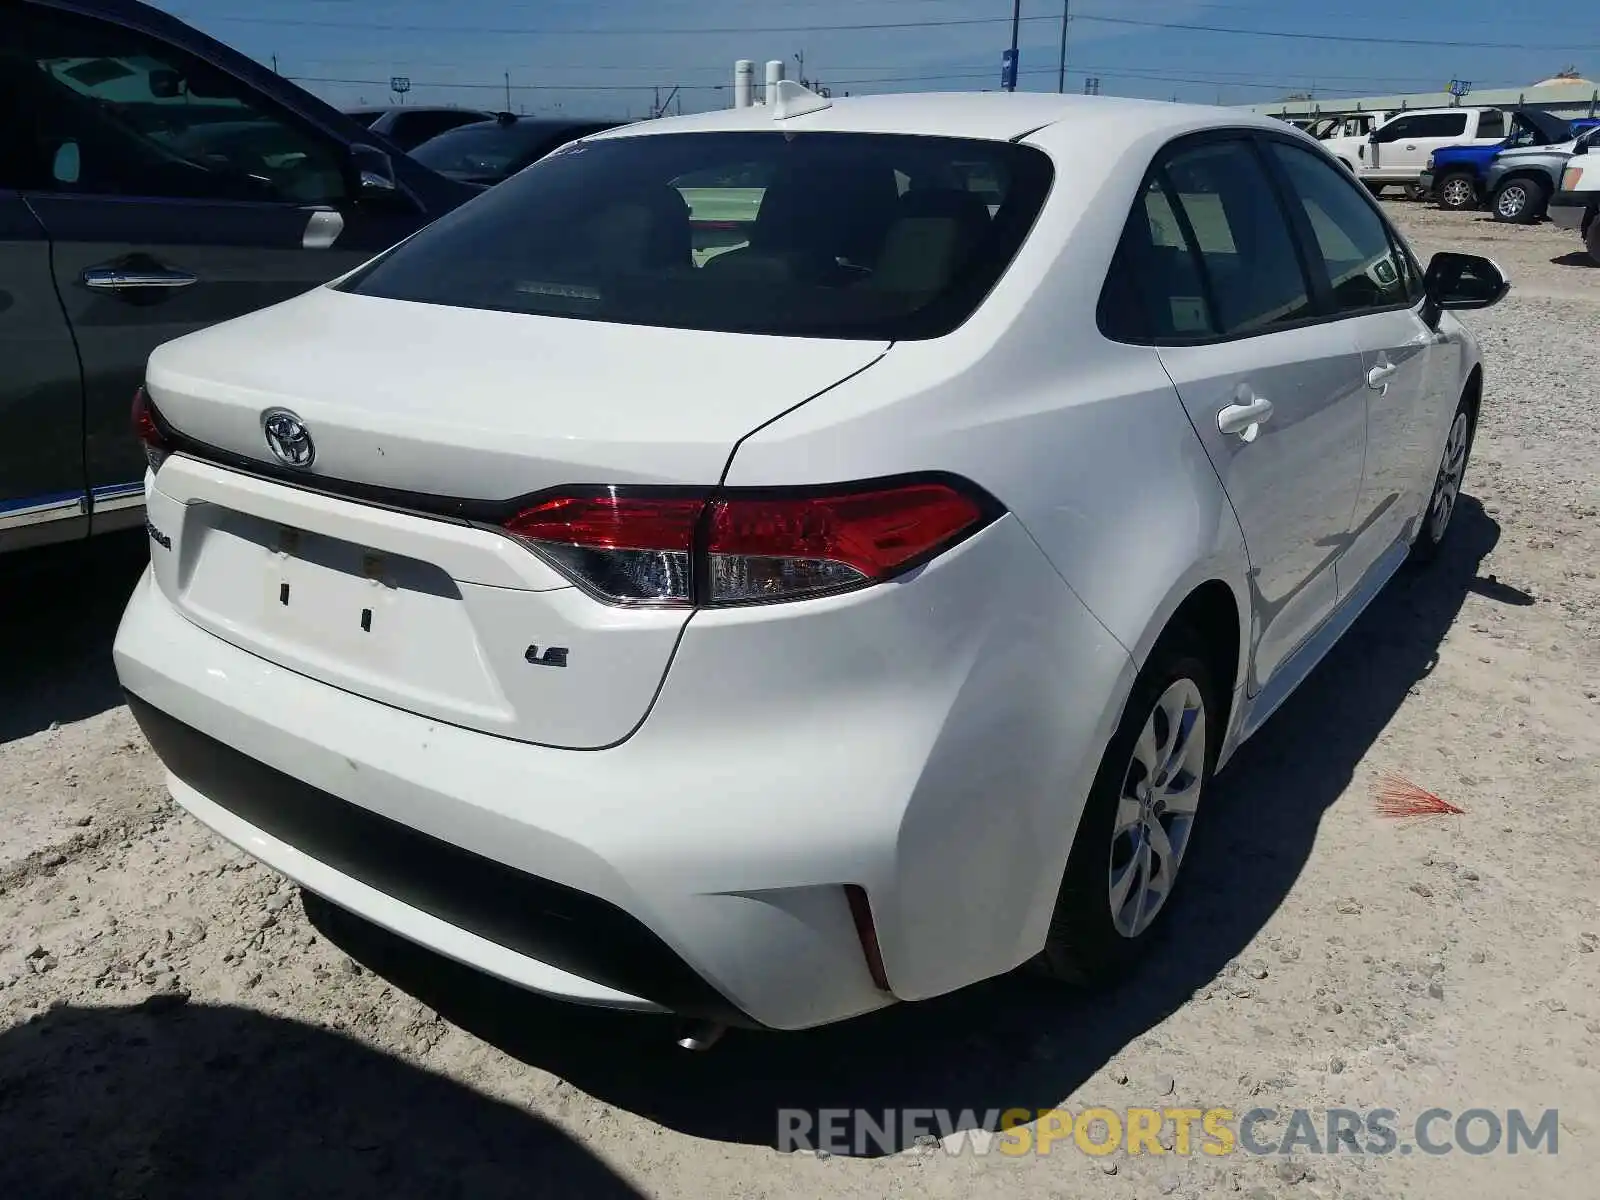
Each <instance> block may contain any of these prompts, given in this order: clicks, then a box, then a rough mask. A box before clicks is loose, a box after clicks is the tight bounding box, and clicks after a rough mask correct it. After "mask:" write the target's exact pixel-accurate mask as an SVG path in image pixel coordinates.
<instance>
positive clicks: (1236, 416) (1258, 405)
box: [1217, 396, 1272, 442]
mask: <svg viewBox="0 0 1600 1200" xmlns="http://www.w3.org/2000/svg"><path fill="white" fill-rule="evenodd" d="M1271 417H1272V401H1271V400H1267V399H1265V398H1263V397H1261V396H1257V397H1255V398H1254V399H1253V400H1251V401H1250V403H1248V404H1230V405H1228V406H1227V407H1226V408H1224V409H1222V410H1221V411H1220V412H1218V413H1217V428H1218V429H1220V430H1221V431H1222V432H1223V433H1236V434H1238V435H1239V436H1240V437H1241V438H1242V439H1244V440H1245V441H1246V442H1253V441H1255V440H1256V436H1257V435H1258V434H1259V433H1260V432H1261V426H1262V425H1263V424H1265V423H1266V422H1267V421H1268V420H1270V419H1271Z"/></svg>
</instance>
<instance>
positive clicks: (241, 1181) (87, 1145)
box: [0, 1005, 639, 1200]
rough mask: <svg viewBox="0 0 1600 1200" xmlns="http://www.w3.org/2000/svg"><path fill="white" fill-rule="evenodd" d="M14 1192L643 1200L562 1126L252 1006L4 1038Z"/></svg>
mask: <svg viewBox="0 0 1600 1200" xmlns="http://www.w3.org/2000/svg"><path fill="white" fill-rule="evenodd" d="M0 1147H4V1152H3V1153H0V1195H4V1196H15V1197H18V1198H19V1200H21V1198H23V1197H27V1198H29V1200H47V1198H54V1197H61V1198H63V1200H65V1198H67V1197H88V1196H96V1197H105V1198H106V1200H112V1198H114V1197H116V1198H120V1197H129V1198H133V1197H157V1196H160V1197H195V1198H197V1200H198V1198H200V1197H207V1198H210V1197H218V1196H228V1197H233V1198H236V1200H248V1198H254V1197H259V1198H260V1200H282V1198H284V1197H295V1196H306V1197H313V1196H338V1197H341V1198H343V1197H349V1198H352V1200H357V1198H360V1197H372V1198H373V1200H399V1198H402V1197H407V1198H408V1197H419V1198H420V1197H445V1196H472V1197H475V1198H480V1197H481V1198H491V1197H506V1198H508V1200H509V1198H510V1197H525V1196H528V1195H530V1194H536V1195H539V1196H552V1197H572V1198H573V1200H591V1198H593V1200H633V1198H636V1197H638V1195H639V1193H638V1192H637V1191H636V1190H635V1189H634V1188H632V1187H631V1186H630V1185H628V1184H627V1183H626V1182H624V1181H623V1180H622V1179H620V1178H619V1177H618V1176H617V1175H615V1174H614V1173H613V1172H612V1171H611V1170H610V1168H608V1167H607V1166H605V1165H604V1164H603V1163H601V1162H600V1161H599V1160H597V1159H596V1158H594V1157H593V1156H592V1155H591V1154H590V1153H589V1152H588V1151H587V1150H585V1149H583V1148H582V1147H581V1146H579V1145H578V1144H577V1143H576V1142H574V1141H573V1140H572V1139H571V1138H569V1137H568V1136H567V1135H566V1134H565V1133H563V1132H562V1131H561V1130H559V1129H558V1128H556V1127H555V1126H553V1125H551V1124H549V1123H548V1122H546V1121H544V1120H542V1119H540V1118H537V1117H534V1116H531V1115H529V1114H528V1113H526V1112H523V1111H521V1110H520V1109H518V1108H515V1107H512V1106H511V1105H508V1104H504V1103H501V1102H500V1101H497V1100H494V1099H491V1098H490V1097H488V1096H485V1095H482V1094H480V1093H478V1092H475V1091H473V1090H471V1089H470V1088H467V1087H465V1086H463V1085H461V1084H459V1083H456V1082H454V1081H452V1080H449V1079H446V1078H444V1077H443V1076H439V1075H434V1074H431V1073H429V1072H427V1071H424V1070H421V1069H419V1068H417V1067H412V1066H408V1065H406V1064H405V1063H404V1062H402V1061H401V1060H399V1059H398V1058H395V1057H392V1056H390V1055H387V1054H384V1053H381V1052H379V1051H376V1050H373V1049H371V1048H370V1047H368V1046H365V1045H363V1044H361V1043H360V1042H357V1041H355V1040H353V1039H351V1038H347V1037H344V1036H342V1035H340V1034H337V1033H333V1032H330V1031H328V1030H325V1029H319V1028H317V1027H315V1026H311V1025H304V1024H301V1023H299V1022H296V1021H289V1020H284V1019H281V1018H278V1017H272V1016H268V1015H266V1014H264V1013H259V1012H254V1011H251V1010H249V1009H242V1008H232V1007H211V1006H200V1005H188V1006H178V1007H173V1008H169V1009H165V1010H157V1011H150V1010H146V1009H142V1008H69V1007H59V1008H53V1009H51V1010H49V1011H48V1012H45V1013H42V1014H39V1015H38V1016H35V1017H34V1018H33V1019H31V1020H29V1021H27V1022H25V1023H23V1024H20V1025H17V1026H14V1027H12V1028H11V1029H8V1030H6V1031H4V1032H3V1033H0Z"/></svg>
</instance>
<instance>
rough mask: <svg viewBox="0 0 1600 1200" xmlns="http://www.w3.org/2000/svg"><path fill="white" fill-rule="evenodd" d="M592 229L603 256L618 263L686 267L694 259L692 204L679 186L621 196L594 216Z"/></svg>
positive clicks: (622, 265)
mask: <svg viewBox="0 0 1600 1200" xmlns="http://www.w3.org/2000/svg"><path fill="white" fill-rule="evenodd" d="M589 230H590V233H591V236H593V237H595V238H596V239H598V245H599V247H600V257H601V258H602V259H604V260H607V261H609V262H611V263H612V264H613V265H614V266H616V267H620V268H624V269H630V270H636V269H640V268H655V267H687V266H689V265H690V262H691V253H692V251H693V246H694V237H693V234H692V233H691V231H690V227H689V205H688V203H687V202H686V201H685V200H684V198H683V193H682V192H680V191H678V189H677V188H673V187H666V186H662V187H652V188H641V189H640V190H638V191H636V192H633V193H630V194H626V195H623V196H619V197H618V198H617V199H616V200H614V201H612V202H611V203H610V204H608V205H606V206H605V207H604V208H603V209H601V210H600V211H599V212H598V213H596V214H595V215H594V217H593V218H591V220H590V222H589Z"/></svg>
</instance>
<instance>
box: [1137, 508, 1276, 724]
mask: <svg viewBox="0 0 1600 1200" xmlns="http://www.w3.org/2000/svg"><path fill="white" fill-rule="evenodd" d="M1238 553H1239V561H1238V562H1237V563H1233V564H1229V563H1227V562H1226V560H1222V561H1217V560H1213V561H1210V562H1207V563H1204V564H1197V566H1196V569H1195V570H1194V571H1192V572H1190V573H1188V574H1187V575H1185V576H1184V577H1183V578H1182V579H1181V580H1180V581H1179V582H1178V583H1177V585H1176V586H1174V587H1173V589H1172V590H1171V591H1170V592H1169V593H1168V594H1167V596H1166V597H1165V599H1164V600H1163V603H1162V604H1161V606H1160V607H1159V608H1158V609H1157V610H1156V612H1155V613H1154V614H1153V615H1152V617H1151V619H1150V621H1149V624H1148V626H1147V628H1146V631H1145V634H1144V636H1143V637H1141V638H1140V639H1139V642H1138V644H1137V645H1136V646H1134V647H1133V648H1132V651H1131V652H1132V657H1133V661H1134V664H1135V666H1136V667H1137V668H1138V669H1139V670H1143V669H1144V667H1145V664H1146V663H1148V662H1149V661H1150V659H1151V658H1152V656H1154V654H1155V653H1156V651H1157V649H1158V648H1159V647H1160V645H1161V643H1162V640H1163V639H1164V638H1165V637H1167V636H1168V634H1169V633H1170V631H1172V630H1173V629H1175V628H1178V627H1182V626H1187V627H1189V628H1191V629H1193V630H1194V631H1195V632H1196V633H1198V634H1199V635H1200V637H1201V640H1202V641H1203V642H1204V643H1205V645H1206V647H1207V650H1208V653H1207V656H1206V657H1207V663H1206V665H1207V666H1209V667H1210V668H1211V671H1212V675H1213V677H1214V679H1215V682H1216V684H1217V689H1218V693H1219V694H1218V696H1217V702H1218V703H1219V704H1220V705H1221V706H1222V710H1223V711H1222V720H1220V721H1219V722H1218V723H1217V727H1218V728H1219V729H1220V730H1222V731H1223V737H1222V738H1221V739H1220V740H1219V743H1218V745H1219V746H1220V747H1224V748H1225V747H1227V746H1228V745H1230V744H1231V741H1232V732H1233V725H1234V719H1235V718H1236V717H1237V716H1238V713H1239V710H1240V708H1241V707H1242V706H1241V705H1240V704H1239V703H1238V700H1239V693H1240V689H1241V688H1242V686H1243V684H1244V681H1245V680H1246V679H1247V678H1248V677H1249V676H1248V662H1249V656H1250V647H1251V643H1252V635H1251V629H1252V626H1251V615H1250V602H1249V591H1248V587H1247V584H1246V582H1245V581H1246V578H1247V572H1248V569H1249V568H1248V563H1247V562H1246V561H1245V560H1244V546H1243V537H1242V535H1241V538H1240V543H1239V547H1238ZM1229 567H1232V568H1234V569H1228V568H1229ZM1124 703H1126V697H1124ZM1119 719H1120V713H1119Z"/></svg>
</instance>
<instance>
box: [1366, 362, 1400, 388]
mask: <svg viewBox="0 0 1600 1200" xmlns="http://www.w3.org/2000/svg"><path fill="white" fill-rule="evenodd" d="M1399 373H1400V368H1399V367H1397V366H1395V365H1394V364H1393V363H1391V362H1384V363H1379V364H1378V365H1377V366H1375V367H1373V368H1372V370H1370V371H1368V372H1367V386H1368V387H1369V388H1371V389H1372V390H1373V391H1375V392H1387V391H1388V390H1389V380H1391V379H1393V378H1394V377H1395V376H1396V375H1397V374H1399Z"/></svg>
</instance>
